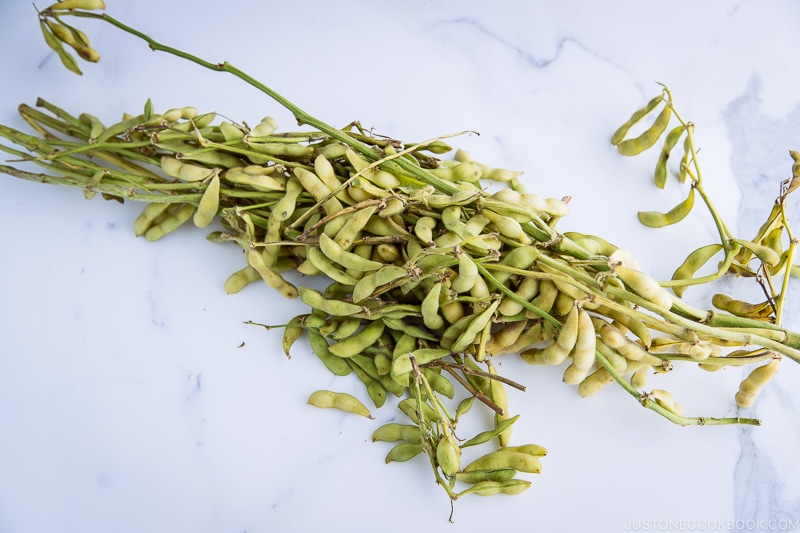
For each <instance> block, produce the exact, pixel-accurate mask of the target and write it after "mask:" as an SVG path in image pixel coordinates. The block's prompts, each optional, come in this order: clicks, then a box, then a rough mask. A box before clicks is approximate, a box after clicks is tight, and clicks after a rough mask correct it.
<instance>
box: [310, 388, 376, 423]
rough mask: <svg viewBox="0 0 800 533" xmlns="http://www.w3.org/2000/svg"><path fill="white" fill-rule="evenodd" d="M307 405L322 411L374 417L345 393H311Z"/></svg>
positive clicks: (351, 396) (356, 400) (356, 399)
mask: <svg viewBox="0 0 800 533" xmlns="http://www.w3.org/2000/svg"><path fill="white" fill-rule="evenodd" d="M308 404H309V405H313V406H314V407H319V408H322V409H338V410H340V411H344V412H346V413H353V414H357V415H361V416H364V417H366V418H369V419H374V418H375V417H373V416H372V414H371V413H370V412H369V409H367V407H366V406H365V405H364V404H363V403H361V401H360V400H359V399H358V398H356V397H355V396H353V395H351V394H347V393H346V392H333V391H329V390H318V391H315V392H313V393H311V396H309V397H308Z"/></svg>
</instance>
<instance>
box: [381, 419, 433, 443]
mask: <svg viewBox="0 0 800 533" xmlns="http://www.w3.org/2000/svg"><path fill="white" fill-rule="evenodd" d="M372 440H373V442H374V441H382V442H398V441H403V442H408V443H411V444H420V443H422V433H420V429H419V426H412V425H410V424H398V423H396V422H390V423H388V424H384V425H382V426H381V427H379V428H378V429H376V430H375V432H374V433H373V434H372Z"/></svg>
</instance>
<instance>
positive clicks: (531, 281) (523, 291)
mask: <svg viewBox="0 0 800 533" xmlns="http://www.w3.org/2000/svg"><path fill="white" fill-rule="evenodd" d="M514 294H515V295H516V296H517V297H519V298H520V299H521V300H523V301H526V302H529V301H531V300H532V299H533V298H535V297H536V295H537V294H539V279H538V278H534V277H526V278H525V279H523V280H522V281H521V282H520V284H519V286H518V287H517V290H516V291H514ZM523 309H524V307H523V305H522V304H521V303H519V302H517V301H515V300H512V299H511V298H508V297H504V298H503V301H502V302H501V303H500V307H498V308H497V311H498V312H499V313H500V314H501V315H503V316H513V315H516V314H517V313H521V312H522V310H523Z"/></svg>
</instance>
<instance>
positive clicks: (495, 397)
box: [486, 361, 511, 447]
mask: <svg viewBox="0 0 800 533" xmlns="http://www.w3.org/2000/svg"><path fill="white" fill-rule="evenodd" d="M486 367H487V368H488V370H489V374H491V375H493V376H496V375H497V368H495V366H494V365H493V364H492V362H491V361H486ZM490 390H491V391H492V396H491V398H492V401H493V402H494V404H495V405H496V406H497V407H499V408H500V410H501V411H502V412H501V413H495V414H494V426H495V428H497V427H498V426H499V425H500V424H502V423H503V422H505V421H506V420H508V419H509V418H511V416H510V415H509V414H508V394H507V393H506V389H505V387H504V386H503V383H502V382H500V381H498V380H496V379H492V380H490ZM497 441H498V443H499V444H500V446H501V447H505V446H508V443H509V442H510V441H511V426H508V428H506V429H505V430H503V431H501V432H500V433H499V434H498V435H497Z"/></svg>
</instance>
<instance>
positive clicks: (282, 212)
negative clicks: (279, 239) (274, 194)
mask: <svg viewBox="0 0 800 533" xmlns="http://www.w3.org/2000/svg"><path fill="white" fill-rule="evenodd" d="M285 190H286V193H285V194H284V195H283V197H282V198H281V199H280V200H278V201H277V203H276V204H275V205H274V206H272V212H271V213H272V216H273V217H274V218H276V219H277V220H281V221H284V220H288V219H289V217H291V216H292V215H293V214H294V211H295V209H296V208H297V197H298V196H300V193H302V192H303V185H302V184H301V183H300V180H298V179H297V178H296V177H294V176H292V177H291V178H290V179H289V180H287V182H286V188H285Z"/></svg>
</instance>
